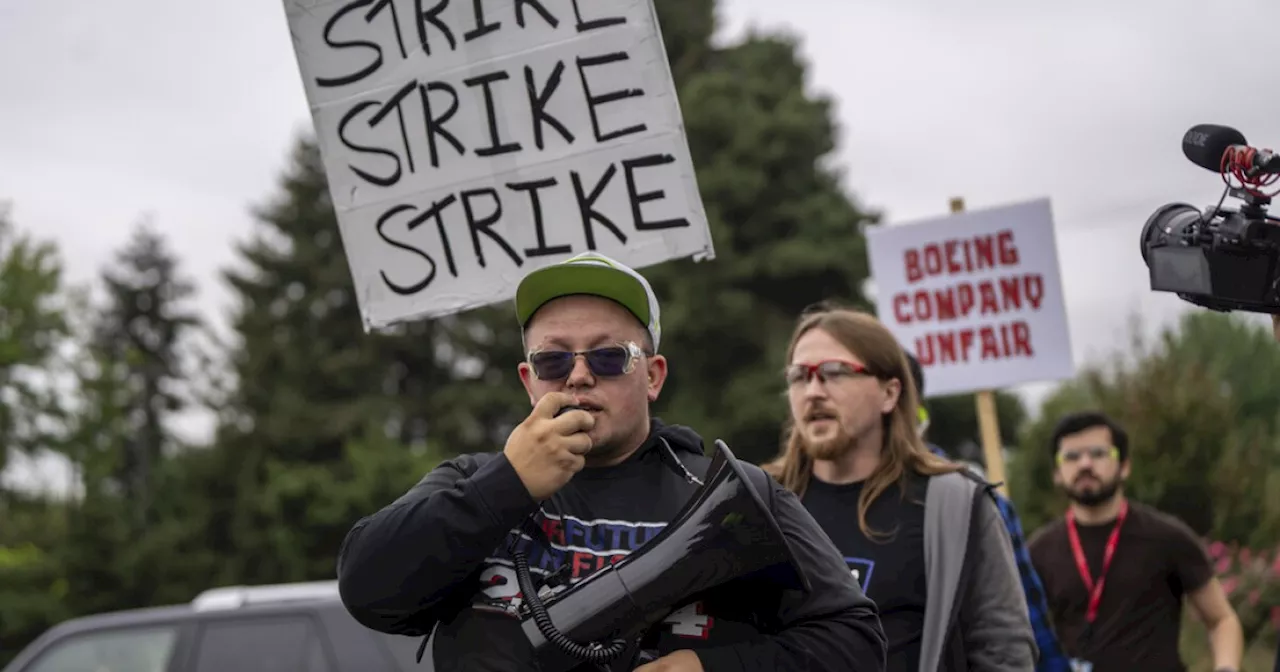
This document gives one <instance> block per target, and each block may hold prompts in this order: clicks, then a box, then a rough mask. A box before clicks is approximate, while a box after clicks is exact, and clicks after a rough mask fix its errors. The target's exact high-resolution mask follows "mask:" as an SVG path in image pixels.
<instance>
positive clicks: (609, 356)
mask: <svg viewBox="0 0 1280 672" xmlns="http://www.w3.org/2000/svg"><path fill="white" fill-rule="evenodd" d="M646 354H648V353H646V352H644V351H643V350H641V349H640V346H638V345H636V344H635V343H631V342H627V343H621V344H619V345H611V346H607V347H603V348H595V349H593V350H582V351H577V352H570V351H568V350H535V351H533V352H530V353H529V355H528V357H527V360H528V362H529V368H530V369H533V375H534V376H535V377H537V379H538V380H563V379H565V378H568V377H569V374H570V373H573V366H574V363H575V362H576V361H577V359H578V357H579V356H581V357H582V358H583V359H584V360H586V362H587V368H589V369H591V374H592V375H594V376H600V377H602V378H614V377H617V376H623V375H626V374H628V373H631V372H632V371H634V370H635V368H636V360H638V359H640V358H641V357H643V356H645V355H646Z"/></svg>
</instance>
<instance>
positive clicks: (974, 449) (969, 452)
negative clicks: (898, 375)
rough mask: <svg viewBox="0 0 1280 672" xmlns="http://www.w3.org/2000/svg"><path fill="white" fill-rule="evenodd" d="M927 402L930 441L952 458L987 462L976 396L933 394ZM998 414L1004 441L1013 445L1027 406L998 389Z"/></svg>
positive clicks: (1001, 438) (1024, 417) (1013, 396)
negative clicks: (940, 395) (984, 456)
mask: <svg viewBox="0 0 1280 672" xmlns="http://www.w3.org/2000/svg"><path fill="white" fill-rule="evenodd" d="M927 382H928V381H926V383H927ZM926 389H927V388H926ZM924 405H925V408H927V409H928V410H929V433H928V438H929V441H931V442H933V443H935V444H937V445H938V446H940V447H941V448H942V449H943V450H945V451H947V454H949V455H951V456H952V457H955V458H960V459H966V460H971V461H974V462H978V463H982V464H985V460H984V458H983V453H982V433H981V431H980V429H979V427H978V407H977V401H976V398H975V397H974V395H972V394H953V395H948V396H945V397H934V398H932V399H926V400H925V402H924ZM996 415H997V417H998V418H999V424H1000V440H1001V443H1003V444H1005V445H1006V446H1008V445H1013V444H1014V443H1016V442H1017V437H1018V435H1019V434H1020V432H1021V430H1022V428H1023V424H1024V423H1025V422H1026V420H1027V409H1026V405H1025V404H1023V403H1022V398H1021V397H1018V396H1017V395H1014V394H1010V393H1008V392H997V393H996Z"/></svg>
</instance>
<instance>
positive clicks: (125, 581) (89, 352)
mask: <svg viewBox="0 0 1280 672" xmlns="http://www.w3.org/2000/svg"><path fill="white" fill-rule="evenodd" d="M101 277H102V282H103V286H104V289H105V290H106V291H105V294H106V296H105V301H104V302H103V304H102V305H101V307H100V308H98V309H97V310H95V311H93V312H92V314H91V316H90V319H89V324H88V325H86V331H87V332H88V333H87V338H86V343H85V348H84V352H83V353H82V354H83V357H82V361H81V362H80V366H79V376H78V378H79V383H80V386H79V392H80V394H79V400H78V401H79V404H78V408H77V409H76V411H75V413H74V415H73V416H72V417H71V422H70V429H71V431H70V434H69V436H68V439H67V447H66V452H67V454H68V455H69V456H70V457H72V458H73V459H74V461H75V463H76V465H77V467H78V472H79V475H80V480H81V481H82V484H83V487H84V494H83V499H82V500H81V501H80V502H79V505H78V506H75V507H73V508H72V509H71V512H70V527H69V538H68V539H67V543H66V546H65V547H64V549H63V550H64V551H65V552H64V554H63V555H64V557H65V569H66V571H67V578H68V581H69V584H70V588H71V591H70V592H71V596H70V597H69V601H70V602H71V604H73V605H74V606H75V607H77V608H78V609H80V610H82V611H96V610H100V609H118V608H123V607H128V606H142V605H145V604H148V603H150V602H151V601H152V600H153V599H154V597H155V595H156V590H157V588H158V587H159V586H161V585H163V583H165V582H162V581H158V580H157V579H159V578H161V577H165V576H167V575H168V574H169V571H168V570H167V569H166V568H168V567H174V568H177V567H181V566H182V563H181V562H180V561H179V560H177V558H180V557H181V551H182V550H183V549H182V547H181V544H178V543H176V541H175V539H173V538H164V535H159V536H157V531H158V530H160V529H162V528H164V527H166V526H168V527H170V528H173V529H181V530H185V531H186V537H187V538H189V539H192V540H194V539H198V527H196V526H193V525H191V521H189V520H174V519H173V512H174V510H175V507H174V501H173V500H172V499H162V498H160V497H159V496H158V494H159V493H160V492H163V491H165V484H164V483H163V480H164V479H163V478H162V476H166V475H168V474H170V473H172V470H170V469H167V468H166V465H165V461H166V460H168V459H172V458H173V457H174V456H175V455H176V454H177V453H178V452H179V446H178V441H177V440H176V439H175V437H174V435H173V433H172V430H171V429H170V428H169V426H168V423H169V422H170V421H171V420H172V418H173V416H174V414H176V413H178V412H180V411H182V410H185V408H186V406H187V403H188V401H187V399H186V398H185V394H184V390H185V388H186V381H187V380H188V379H189V377H190V375H191V372H190V371H188V370H187V368H186V367H185V366H184V365H183V346H184V344H185V342H186V340H187V337H188V335H189V332H191V331H192V330H194V329H196V328H197V327H198V326H199V324H200V321H199V320H198V319H197V318H196V317H195V316H194V314H192V313H191V312H190V311H191V307H190V306H189V305H188V302H189V300H190V299H191V298H192V296H193V295H194V292H195V288H194V286H193V284H192V283H191V282H190V281H189V280H188V279H187V278H185V277H183V276H182V274H181V273H180V272H179V270H178V260H177V259H176V258H175V257H174V256H173V254H172V253H171V252H170V251H169V250H168V249H167V246H166V243H165V240H164V238H163V237H162V236H161V235H160V234H159V233H158V232H156V231H155V230H154V229H153V228H152V227H151V226H149V225H147V224H142V225H140V226H139V227H138V228H137V229H136V230H135V232H134V234H133V237H132V239H131V240H130V241H129V242H128V243H127V245H126V246H125V247H124V248H123V249H122V250H121V251H120V252H119V253H118V254H117V256H116V259H115V263H114V264H113V265H112V266H111V267H109V268H107V269H105V270H104V271H103V273H102V276H101ZM161 538H164V543H159V541H160V539H161Z"/></svg>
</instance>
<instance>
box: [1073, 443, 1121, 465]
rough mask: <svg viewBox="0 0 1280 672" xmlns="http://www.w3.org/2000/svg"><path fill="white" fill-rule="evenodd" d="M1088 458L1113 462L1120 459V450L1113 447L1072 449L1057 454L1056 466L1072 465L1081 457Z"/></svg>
mask: <svg viewBox="0 0 1280 672" xmlns="http://www.w3.org/2000/svg"><path fill="white" fill-rule="evenodd" d="M1085 455H1088V456H1089V459H1090V460H1093V461H1095V462H1096V461H1098V460H1105V459H1107V458H1111V459H1113V460H1118V459H1120V450H1119V449H1118V448H1115V447H1113V446H1092V447H1090V448H1073V449H1071V450H1064V451H1062V452H1060V453H1058V464H1060V465H1062V464H1073V463H1076V462H1079V461H1080V458H1081V457H1084V456H1085Z"/></svg>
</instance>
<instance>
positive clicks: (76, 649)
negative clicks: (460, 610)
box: [3, 581, 432, 672]
mask: <svg viewBox="0 0 1280 672" xmlns="http://www.w3.org/2000/svg"><path fill="white" fill-rule="evenodd" d="M421 643H422V640H421V639H419V638H411V637H400V636H394V635H384V634H381V633H378V632H375V631H373V630H369V629H368V628H365V627H364V626H362V625H360V624H359V623H357V622H356V621H355V620H354V619H353V618H351V616H350V615H349V614H348V613H347V611H346V609H345V608H343V606H342V602H341V601H340V600H339V598H338V585H337V582H336V581H325V582H317V583H293V584H283V585H276V586H254V587H244V586H231V587H225V588H214V589H211V590H207V591H205V592H203V593H201V594H200V595H198V596H197V597H196V598H195V599H194V600H192V601H191V603H190V604H184V605H177V606H170V607H157V608H152V609H137V610H130V611H117V612H110V613H105V614H96V615H93V616H85V617H82V618H76V619H72V620H69V621H66V622H63V623H60V624H58V625H56V626H54V627H52V628H50V629H49V630H48V631H46V632H45V633H44V634H43V635H41V636H40V637H39V638H37V639H36V640H35V641H34V642H32V643H31V644H30V645H29V646H27V648H25V649H23V651H22V653H19V654H18V657H17V658H15V659H14V660H13V661H12V662H11V663H9V665H8V666H6V667H5V668H4V670H3V672H231V671H232V670H234V671H235V672H282V671H285V670H287V671H288V672H430V670H431V669H432V666H431V657H430V652H429V651H428V652H427V654H426V655H424V656H423V660H422V664H421V665H419V664H417V663H416V662H414V659H415V658H416V656H417V652H418V646H419V645H420V644H421Z"/></svg>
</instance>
